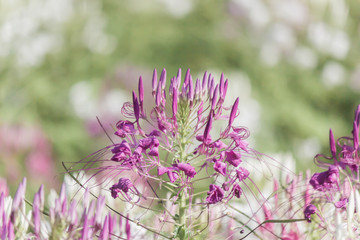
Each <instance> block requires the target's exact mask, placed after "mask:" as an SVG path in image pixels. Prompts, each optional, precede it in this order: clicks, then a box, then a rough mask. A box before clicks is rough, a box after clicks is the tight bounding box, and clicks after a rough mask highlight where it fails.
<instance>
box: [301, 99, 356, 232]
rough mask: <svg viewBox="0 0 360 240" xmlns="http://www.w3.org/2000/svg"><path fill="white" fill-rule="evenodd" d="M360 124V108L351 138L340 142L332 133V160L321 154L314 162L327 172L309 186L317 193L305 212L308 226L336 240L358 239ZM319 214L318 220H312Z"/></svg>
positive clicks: (316, 177)
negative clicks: (322, 230) (317, 227)
mask: <svg viewBox="0 0 360 240" xmlns="http://www.w3.org/2000/svg"><path fill="white" fill-rule="evenodd" d="M359 124H360V105H359V106H358V108H357V109H356V111H355V117H354V122H353V130H352V136H350V137H349V136H345V137H340V138H338V139H337V141H336V140H335V138H334V135H333V132H332V130H331V129H330V133H329V140H330V152H331V156H325V155H323V154H318V155H316V157H315V162H316V163H317V165H318V166H319V167H321V168H325V169H327V171H324V172H321V173H315V174H314V175H313V176H312V177H311V179H310V181H309V183H310V185H311V186H312V187H313V189H314V190H315V191H314V193H313V194H312V195H310V196H309V200H308V201H307V206H306V208H305V210H304V214H305V218H306V219H307V220H308V221H309V222H313V221H316V223H315V224H317V225H320V227H321V228H322V229H324V230H325V234H326V235H328V236H330V237H333V238H336V239H357V238H358V236H359V234H360V233H359V229H360V226H359V222H358V221H357V220H355V217H354V215H355V214H356V215H358V213H359V211H360V194H359V187H360V186H359V183H358V178H359V167H360V160H359ZM315 213H316V215H317V216H318V218H316V217H314V216H312V215H314V214H315Z"/></svg>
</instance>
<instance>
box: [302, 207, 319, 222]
mask: <svg viewBox="0 0 360 240" xmlns="http://www.w3.org/2000/svg"><path fill="white" fill-rule="evenodd" d="M316 211H317V208H316V207H315V206H314V205H312V204H310V205H308V206H306V208H305V210H304V216H305V219H306V221H308V222H309V223H310V222H311V215H313V214H314V213H316Z"/></svg>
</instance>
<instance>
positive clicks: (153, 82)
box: [152, 68, 157, 95]
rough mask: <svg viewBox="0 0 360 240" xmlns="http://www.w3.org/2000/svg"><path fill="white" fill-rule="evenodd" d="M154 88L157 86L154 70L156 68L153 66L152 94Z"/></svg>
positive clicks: (154, 90)
mask: <svg viewBox="0 0 360 240" xmlns="http://www.w3.org/2000/svg"><path fill="white" fill-rule="evenodd" d="M156 88H157V72H156V68H154V72H153V78H152V93H153V95H154V94H155V92H156Z"/></svg>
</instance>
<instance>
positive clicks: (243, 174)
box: [236, 167, 250, 182]
mask: <svg viewBox="0 0 360 240" xmlns="http://www.w3.org/2000/svg"><path fill="white" fill-rule="evenodd" d="M249 174H250V173H249V171H248V170H246V169H245V168H242V167H239V168H238V169H236V176H237V178H238V179H239V181H240V182H242V181H244V180H245V179H246V178H248V176H249Z"/></svg>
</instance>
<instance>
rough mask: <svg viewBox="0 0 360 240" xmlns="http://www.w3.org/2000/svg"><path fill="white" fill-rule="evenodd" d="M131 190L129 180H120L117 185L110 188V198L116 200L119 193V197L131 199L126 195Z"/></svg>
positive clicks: (131, 185) (131, 186)
mask: <svg viewBox="0 0 360 240" xmlns="http://www.w3.org/2000/svg"><path fill="white" fill-rule="evenodd" d="M131 188H133V184H132V183H131V181H130V179H128V178H120V179H119V182H118V183H117V184H114V185H112V187H111V188H110V191H111V196H112V197H113V198H117V197H118V194H119V193H120V194H121V195H123V196H126V197H127V198H129V199H131V198H130V197H129V195H128V192H129V190H130V189H131ZM133 192H134V191H133Z"/></svg>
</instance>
